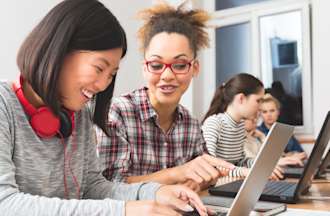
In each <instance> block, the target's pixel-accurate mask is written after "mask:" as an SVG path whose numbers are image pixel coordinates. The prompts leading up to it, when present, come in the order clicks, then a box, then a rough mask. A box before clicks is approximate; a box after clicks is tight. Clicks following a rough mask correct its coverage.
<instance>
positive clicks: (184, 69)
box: [145, 59, 195, 74]
mask: <svg viewBox="0 0 330 216" xmlns="http://www.w3.org/2000/svg"><path fill="white" fill-rule="evenodd" d="M194 60H195V59H192V60H191V61H190V62H189V61H176V62H173V63H169V64H167V63H164V62H161V61H157V60H153V61H145V64H146V65H147V69H148V71H149V72H150V73H154V74H161V73H163V72H164V71H165V70H166V68H170V69H171V71H172V72H173V73H175V74H186V73H188V72H189V70H190V67H191V65H192V62H193V61H194Z"/></svg>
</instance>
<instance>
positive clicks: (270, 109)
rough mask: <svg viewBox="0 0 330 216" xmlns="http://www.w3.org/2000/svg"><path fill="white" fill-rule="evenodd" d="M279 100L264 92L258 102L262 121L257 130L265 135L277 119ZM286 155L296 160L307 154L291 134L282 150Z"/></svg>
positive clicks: (302, 158)
mask: <svg viewBox="0 0 330 216" xmlns="http://www.w3.org/2000/svg"><path fill="white" fill-rule="evenodd" d="M280 106H281V105H280V102H279V101H278V100H277V99H276V98H274V97H273V96H272V95H270V94H265V96H264V97H263V98H262V100H261V104H260V114H261V118H262V120H263V122H262V123H261V125H260V126H258V130H260V131H262V132H263V133H264V134H265V135H267V134H268V132H269V129H270V127H271V126H272V125H273V124H274V123H275V122H276V121H277V119H278V117H279V114H280ZM284 152H285V153H286V155H291V156H292V157H293V158H296V159H298V160H304V159H305V158H306V157H307V154H306V153H305V152H304V150H303V148H302V147H301V145H300V143H299V141H298V140H297V139H296V138H295V137H294V136H292V137H291V138H290V140H289V142H288V144H287V146H286V148H285V150H284Z"/></svg>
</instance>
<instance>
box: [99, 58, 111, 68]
mask: <svg viewBox="0 0 330 216" xmlns="http://www.w3.org/2000/svg"><path fill="white" fill-rule="evenodd" d="M97 60H100V61H102V62H103V63H104V64H106V65H107V66H108V67H109V66H110V65H111V64H110V62H108V60H106V59H105V58H102V57H98V58H97Z"/></svg>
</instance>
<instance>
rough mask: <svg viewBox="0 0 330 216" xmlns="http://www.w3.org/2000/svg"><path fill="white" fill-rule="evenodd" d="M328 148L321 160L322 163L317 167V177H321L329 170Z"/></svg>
mask: <svg viewBox="0 0 330 216" xmlns="http://www.w3.org/2000/svg"><path fill="white" fill-rule="evenodd" d="M329 166H330V150H329V151H328V153H327V155H326V156H325V158H324V159H323V160H322V163H321V165H320V167H319V170H318V172H317V176H318V177H322V176H323V175H324V174H326V173H328V172H330V170H329V169H330V167H329Z"/></svg>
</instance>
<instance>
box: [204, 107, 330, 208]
mask: <svg viewBox="0 0 330 216" xmlns="http://www.w3.org/2000/svg"><path fill="white" fill-rule="evenodd" d="M329 130H330V121H329V113H328V115H327V119H326V121H324V123H323V126H322V129H321V133H320V134H326V136H318V138H317V141H316V144H315V147H314V148H313V151H312V154H313V155H314V156H313V157H310V159H309V160H308V163H307V165H306V167H305V169H304V172H303V175H302V177H301V178H300V179H299V181H298V182H289V181H268V182H267V184H266V187H265V188H264V190H263V192H262V194H261V196H260V200H264V201H272V202H283V203H297V201H298V200H299V197H300V196H301V195H303V194H306V193H307V192H308V189H309V188H310V186H311V183H312V180H313V178H314V175H315V174H316V170H317V167H318V166H319V162H320V158H321V157H322V153H323V152H324V149H325V148H326V146H327V144H328V141H329V136H330V133H325V132H324V131H329ZM241 184H242V181H240V180H238V181H235V182H232V183H229V184H225V185H220V186H218V187H214V188H210V190H209V193H210V194H212V195H218V196H228V197H234V196H235V195H236V194H237V191H238V190H239V188H240V185H241Z"/></svg>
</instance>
